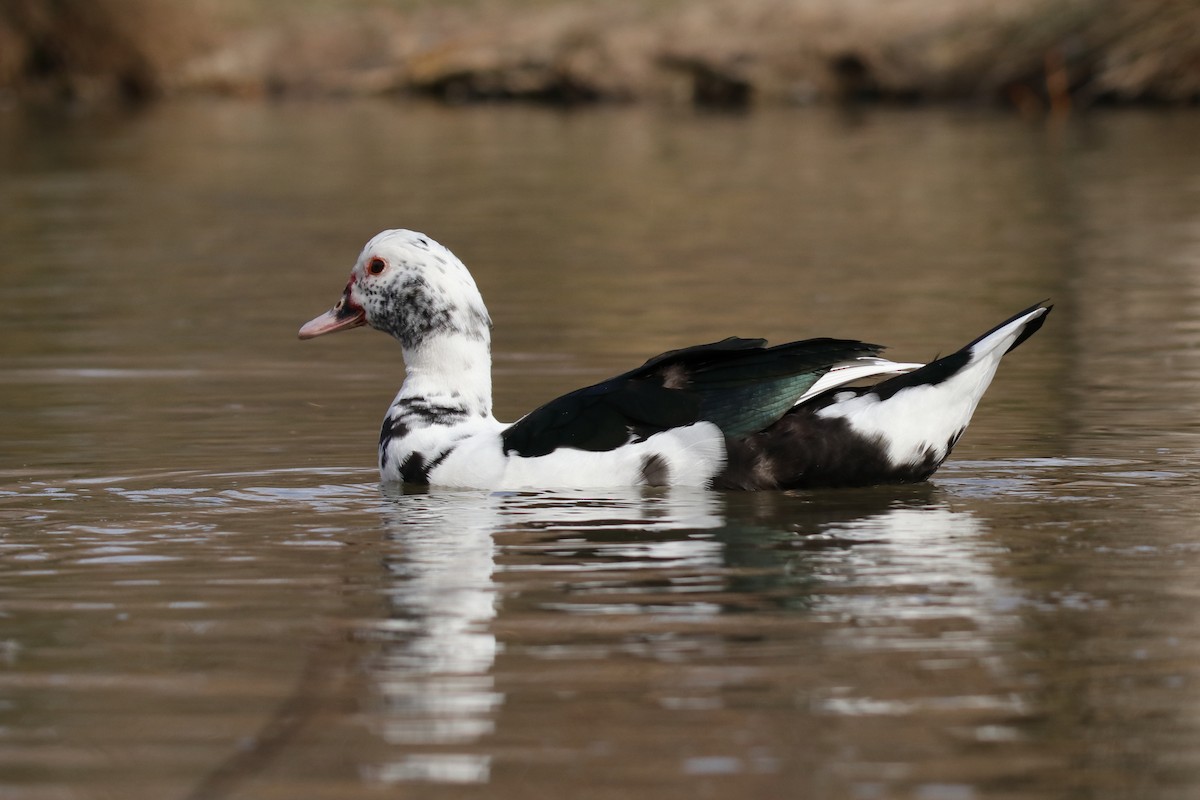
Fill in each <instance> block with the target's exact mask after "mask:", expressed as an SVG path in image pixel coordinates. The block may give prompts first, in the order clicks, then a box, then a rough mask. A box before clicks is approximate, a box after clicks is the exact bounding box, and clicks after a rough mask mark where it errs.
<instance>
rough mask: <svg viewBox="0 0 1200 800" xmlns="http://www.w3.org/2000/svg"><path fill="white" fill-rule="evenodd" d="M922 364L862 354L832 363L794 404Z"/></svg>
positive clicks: (906, 370)
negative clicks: (903, 362) (898, 361)
mask: <svg viewBox="0 0 1200 800" xmlns="http://www.w3.org/2000/svg"><path fill="white" fill-rule="evenodd" d="M923 366H925V365H924V364H913V363H907V364H901V363H897V362H895V361H888V360H887V359H886V358H877V357H875V356H863V357H862V358H856V359H854V360H853V361H843V362H842V363H840V364H834V365H833V367H832V368H830V370H829V372H826V373H825V374H824V375H822V376H821V378H820V380H818V381H817V382H816V383H814V384H813V385H812V386H811V387H810V388H809V390H808V391H807V392H805V393H804V394H802V395H800V398H799V399H798V400H796V405H800V404H801V403H803V402H805V401H807V400H811V399H812V398H814V397H816V396H817V395H819V394H823V393H825V392H827V391H829V390H830V389H836V388H837V387H839V386H846V385H847V384H851V383H854V382H856V381H861V380H867V379H869V378H883V377H885V376H888V377H890V376H892V375H900V374H903V373H905V372H912V371H913V370H914V369H920V368H921V367H923Z"/></svg>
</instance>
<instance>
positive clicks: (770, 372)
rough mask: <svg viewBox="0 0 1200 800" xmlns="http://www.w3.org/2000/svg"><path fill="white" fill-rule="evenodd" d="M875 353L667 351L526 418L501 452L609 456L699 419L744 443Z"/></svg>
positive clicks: (724, 345)
mask: <svg viewBox="0 0 1200 800" xmlns="http://www.w3.org/2000/svg"><path fill="white" fill-rule="evenodd" d="M881 349H882V348H881V347H879V346H878V345H873V344H866V343H863V342H857V341H852V340H846V339H808V340H805V341H802V342H791V343H789V344H783V345H778V346H776V347H766V346H765V341H764V340H762V339H739V338H736V337H731V338H729V339H725V340H723V341H720V342H713V343H711V344H703V345H697V346H695V347H688V348H684V349H682V350H672V351H670V352H667V353H663V354H662V355H658V356H655V357H654V358H652V359H650V360H649V361H647V362H646V363H645V364H643V365H642V366H640V367H638V368H637V369H634V370H630V371H629V372H626V373H624V374H622V375H618V376H616V377H615V378H610V379H609V380H607V381H604V382H602V383H597V384H595V385H593V386H588V387H585V388H583V389H578V390H576V391H574V392H571V393H570V394H566V395H563V396H562V397H559V398H557V399H555V400H551V401H550V402H549V403H547V404H545V405H544V406H541V407H540V408H538V409H536V410H535V411H532V412H530V413H529V414H527V415H526V416H524V417H522V418H521V419H520V420H518V421H517V422H516V423H514V424H513V425H512V426H510V427H509V428H508V429H507V430H505V431H504V433H503V435H502V438H503V443H504V450H505V452H506V453H515V454H517V455H521V456H526V457H533V456H543V455H547V454H549V453H551V452H553V451H554V450H556V449H558V448H560V447H573V448H577V449H580V450H591V451H604V450H612V449H615V448H617V447H620V446H621V445H623V444H625V443H626V442H628V441H629V439H630V437H631V436H632V437H636V438H646V437H648V436H651V435H653V434H655V433H658V432H660V431H664V430H667V429H669V428H674V427H680V426H683V425H691V424H693V423H695V422H699V421H701V420H705V421H708V422H712V423H714V424H715V425H717V427H719V428H720V429H721V430H722V431H723V432H724V433H725V434H726V435H727V436H744V435H747V434H749V433H753V432H754V431H757V430H762V429H763V428H765V427H766V426H768V425H770V424H771V423H773V422H775V421H776V420H778V419H779V418H780V417H782V416H783V414H784V413H785V412H786V411H787V410H788V409H789V408H790V407H791V406H792V404H793V403H794V402H795V400H796V398H797V397H799V396H800V395H801V394H803V393H804V391H805V390H806V389H808V388H809V387H810V386H812V385H813V384H814V383H816V381H817V380H818V379H819V378H820V377H821V376H822V375H824V374H825V373H826V372H827V371H828V370H829V368H830V367H831V366H833V365H834V364H836V363H838V362H840V361H846V360H848V359H852V358H856V357H859V356H863V355H872V354H875V353H878V352H879V351H880V350H881Z"/></svg>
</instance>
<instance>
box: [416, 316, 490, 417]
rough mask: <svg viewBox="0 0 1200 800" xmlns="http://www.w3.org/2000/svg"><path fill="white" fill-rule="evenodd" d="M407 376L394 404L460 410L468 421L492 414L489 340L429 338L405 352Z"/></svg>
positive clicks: (450, 335)
mask: <svg viewBox="0 0 1200 800" xmlns="http://www.w3.org/2000/svg"><path fill="white" fill-rule="evenodd" d="M404 366H405V370H406V371H407V375H406V376H405V378H404V385H403V386H401V387H400V394H398V395H397V396H396V402H397V403H404V402H406V401H414V400H415V401H427V402H429V403H434V404H436V405H438V406H442V407H445V408H455V409H461V411H462V412H463V413H464V414H465V415H466V416H468V417H476V416H478V417H490V416H491V414H492V350H491V342H490V340H489V338H488V337H482V338H479V337H470V336H466V335H464V334H461V333H447V334H442V335H437V336H430V337H428V338H426V339H424V340H422V341H421V342H419V343H418V344H416V345H414V346H412V347H406V348H404Z"/></svg>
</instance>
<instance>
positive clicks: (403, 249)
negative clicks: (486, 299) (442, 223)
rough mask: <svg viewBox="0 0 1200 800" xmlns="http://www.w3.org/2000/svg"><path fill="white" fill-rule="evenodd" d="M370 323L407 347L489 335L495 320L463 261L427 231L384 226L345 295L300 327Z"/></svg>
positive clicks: (311, 330)
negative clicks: (389, 228)
mask: <svg viewBox="0 0 1200 800" xmlns="http://www.w3.org/2000/svg"><path fill="white" fill-rule="evenodd" d="M360 325H370V326H371V327H372V328H375V329H376V330H381V331H384V332H385V333H390V334H391V335H392V336H395V337H396V338H397V339H399V340H400V343H401V344H402V345H404V348H405V349H406V350H413V349H416V348H418V347H420V346H421V345H422V344H424V343H425V342H427V341H429V340H430V339H435V338H438V337H441V336H447V335H448V336H455V335H457V336H466V337H467V338H469V339H473V340H476V341H485V342H486V341H488V340H489V339H490V327H491V320H490V319H489V317H488V313H487V309H486V308H485V307H484V305H483V298H482V297H481V296H480V294H479V289H477V288H476V286H475V280H474V279H473V278H472V277H471V273H469V272H468V271H467V268H466V267H465V266H464V265H463V263H462V262H461V261H459V260H458V258H457V257H455V255H454V254H453V253H451V252H450V251H449V250H447V249H446V248H445V247H443V246H442V245H440V244H438V243H437V242H435V241H434V240H433V239H430V238H429V237H428V236H425V235H424V234H421V233H417V232H416V231H408V230H390V231H384V232H383V233H380V234H379V235H377V236H375V238H373V239H371V241H369V242H367V246H366V247H364V248H363V251H362V253H361V254H360V255H359V257H358V262H357V263H355V265H354V269H353V270H351V271H350V280H349V282H348V283H347V284H346V288H345V289H344V290H343V291H342V296H341V299H339V300H338V301H337V304H336V305H334V307H333V308H331V309H330V310H329V311H327V312H325V313H324V314H322V315H321V316H319V317H316V318H315V319H313V320H310V321H309V322H308V323H306V324H305V325H304V327H302V328H300V338H301V339H312V338H314V337H317V336H322V335H324V334H326V333H333V332H334V331H341V330H347V329H349V328H357V327H359V326H360Z"/></svg>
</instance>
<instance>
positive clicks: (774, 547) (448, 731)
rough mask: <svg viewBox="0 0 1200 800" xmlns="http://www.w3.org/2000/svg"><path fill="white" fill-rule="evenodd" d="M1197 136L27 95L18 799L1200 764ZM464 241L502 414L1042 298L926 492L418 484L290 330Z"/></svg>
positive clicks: (380, 357) (357, 376)
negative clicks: (736, 345)
mask: <svg viewBox="0 0 1200 800" xmlns="http://www.w3.org/2000/svg"><path fill="white" fill-rule="evenodd" d="M1196 141H1200V117H1198V116H1197V115H1195V114H1194V113H1171V114H1157V113H1144V112H1128V113H1119V114H1097V115H1095V116H1091V117H1088V118H1086V119H1077V120H1072V121H1071V122H1070V123H1069V124H1068V125H1066V126H1063V127H1059V128H1043V127H1041V126H1037V125H1029V124H1026V123H1022V122H1020V121H1017V120H1013V119H1010V118H1008V117H1006V116H993V115H989V114H976V113H963V112H946V111H920V112H878V113H877V112H872V113H869V114H866V115H863V116H861V117H852V116H846V115H840V114H837V113H831V112H825V111H764V112H761V113H755V114H752V115H749V116H744V117H739V116H729V117H726V116H705V115H693V114H683V113H665V112H653V111H647V110H643V109H609V110H601V111H594V112H593V111H588V112H584V113H577V114H565V115H563V114H555V113H550V112H545V111H540V110H533V109H525V108H483V109H470V110H446V109H440V108H435V107H425V106H408V105H394V104H385V103H378V104H374V103H346V104H331V105H303V104H296V105H286V104H285V105H274V106H272V105H256V104H247V105H240V104H237V103H214V104H207V103H196V104H179V105H169V106H166V107H162V108H158V109H154V110H152V111H148V112H146V113H144V114H142V115H138V116H114V117H104V116H91V117H79V118H61V117H38V116H29V115H23V114H19V113H16V112H9V113H7V114H5V115H2V116H0V174H2V175H3V176H4V178H3V181H2V182H0V203H2V206H3V208H4V209H5V211H4V213H3V215H0V273H2V277H3V280H2V282H0V298H2V300H3V303H2V307H3V308H4V309H5V313H3V314H0V375H2V376H3V378H2V381H0V415H2V416H0V419H2V420H3V432H2V433H0V796H3V797H4V798H6V800H8V798H14V799H15V800H31V799H32V800H44V799H46V798H54V799H55V800H57V799H58V798H107V797H112V798H156V799H157V798H166V797H175V798H226V797H229V798H233V797H254V798H270V797H287V798H292V797H305V798H339V799H344V798H356V797H364V798H365V797H377V796H381V795H384V794H386V795H389V796H390V795H392V794H397V793H398V794H400V795H401V796H408V795H409V794H412V795H415V796H420V797H435V798H436V797H518V796H519V797H531V796H532V797H544V796H572V797H586V798H604V797H622V798H629V797H655V798H660V797H661V798H675V797H678V798H697V797H716V798H726V797H728V798H743V797H763V798H774V797H781V798H782V797H811V798H852V799H854V800H876V799H877V798H914V799H915V800H977V799H981V798H988V799H989V800H990V799H991V798H1047V800H1049V799H1050V798H1064V797H1069V798H1106V799H1107V798H1144V797H1162V798H1186V797H1192V796H1195V794H1196V792H1197V791H1200V636H1198V635H1197V630H1198V627H1197V619H1196V617H1197V614H1196V610H1195V609H1196V607H1197V599H1198V596H1200V593H1198V592H1197V589H1196V586H1197V583H1198V581H1197V579H1198V577H1200V539H1198V538H1197V534H1196V520H1197V518H1198V515H1197V512H1198V511H1200V500H1197V499H1196V497H1197V493H1196V491H1195V485H1196V464H1197V456H1196V450H1197V441H1198V435H1200V422H1198V420H1200V415H1198V414H1197V412H1198V411H1200V356H1198V354H1200V324H1198V322H1197V321H1198V320H1200V216H1198V215H1197V209H1200V151H1197V150H1196V148H1195V144H1194V143H1195V142H1196ZM396 225H404V226H407V227H414V228H417V229H422V230H425V231H426V232H428V233H430V234H431V235H434V236H435V237H437V238H439V239H441V240H442V241H443V242H445V243H447V244H448V245H449V246H451V247H452V248H453V249H454V250H455V251H456V252H457V253H458V254H459V255H460V256H462V257H463V258H464V260H465V261H466V262H467V263H468V265H470V266H472V268H473V270H474V272H475V275H476V277H477V279H478V281H479V283H480V285H481V288H482V290H483V291H484V294H485V297H486V298H487V300H488V303H489V307H490V309H491V311H492V315H493V317H494V319H495V322H496V329H495V353H496V361H497V365H496V366H497V370H496V372H497V375H496V384H497V407H498V412H499V414H500V415H501V416H502V417H504V418H514V417H515V416H517V415H519V414H520V413H522V412H523V411H524V410H527V409H528V408H530V407H532V406H533V405H535V404H536V403H538V402H541V401H543V400H545V399H547V398H549V397H551V396H553V395H554V394H556V393H558V392H561V391H565V390H567V389H570V388H574V387H576V386H579V385H581V384H583V383H585V382H588V381H591V380H594V379H597V378H600V377H603V376H605V375H607V374H611V373H612V372H614V371H616V370H620V369H624V368H627V367H628V366H630V365H631V364H635V363H639V362H640V361H641V360H642V359H644V358H645V357H647V356H648V355H651V354H653V353H656V352H659V351H661V350H664V349H668V348H671V347H677V346H682V345H685V344H689V343H694V342H697V341H707V340H711V339H715V338H719V337H722V336H726V335H730V334H739V335H763V336H767V337H769V338H771V339H773V340H776V341H782V340H785V339H787V338H798V337H802V336H810V335H837V336H855V337H860V338H864V339H867V340H873V341H880V342H883V343H886V344H889V345H891V346H892V350H891V351H890V352H891V354H892V355H893V356H895V357H896V358H900V359H927V358H930V357H932V356H933V355H935V354H936V353H938V352H947V351H948V350H950V349H951V348H953V347H956V346H958V345H960V344H962V343H963V342H965V341H967V340H968V339H970V338H971V337H973V336H975V335H976V334H977V333H979V332H980V331H982V330H983V329H985V328H986V327H988V326H990V325H991V324H993V323H994V322H997V321H999V320H1000V319H1003V318H1004V317H1006V316H1008V315H1009V314H1011V313H1012V312H1014V311H1016V310H1018V309H1020V308H1022V307H1024V306H1027V305H1029V304H1030V303H1032V302H1034V301H1036V300H1039V299H1042V298H1044V297H1051V298H1052V299H1053V300H1054V302H1055V303H1056V308H1055V311H1054V313H1053V314H1052V316H1051V317H1050V320H1049V321H1048V323H1047V325H1046V326H1045V328H1044V329H1043V330H1042V332H1040V333H1039V334H1038V335H1037V336H1036V337H1035V338H1033V339H1031V340H1030V341H1029V342H1028V343H1027V344H1025V345H1023V346H1022V348H1021V349H1020V350H1019V351H1017V352H1016V353H1014V354H1013V356H1012V357H1011V358H1010V359H1008V360H1007V362H1006V364H1005V366H1004V367H1003V368H1002V370H1001V372H1000V374H999V376H998V379H997V382H996V384H995V385H994V386H993V388H992V390H991V391H990V392H989V395H988V397H987V398H986V399H985V401H984V403H983V405H982V406H981V408H980V410H979V414H978V416H977V418H976V421H975V422H974V423H973V425H972V427H971V428H970V430H969V431H968V433H967V435H966V436H965V437H964V439H963V440H962V442H961V443H960V444H959V446H958V448H957V449H956V453H955V457H954V459H953V460H952V461H951V462H950V463H949V464H947V466H946V467H944V468H943V469H942V470H941V471H940V472H939V473H938V474H937V475H936V476H935V478H934V480H933V481H932V482H930V483H929V484H925V485H921V486H915V487H884V488H876V489H868V490H853V491H831V492H811V493H786V494H783V493H771V494H758V495H737V494H717V493H704V492H692V491H673V492H660V491H645V492H641V491H637V492H615V493H614V492H606V493H576V492H572V493H537V492H531V493H515V494H488V493H485V492H452V493H444V492H443V493H436V492H435V493H413V494H403V493H400V492H399V491H397V490H394V489H387V488H381V487H379V486H378V485H377V484H376V483H375V478H374V467H373V458H374V444H375V438H376V434H377V426H378V423H379V420H380V418H381V416H382V412H383V410H384V408H385V406H386V404H387V402H388V400H389V399H390V397H391V395H392V393H393V392H394V391H395V388H396V386H397V385H398V383H399V381H400V379H401V376H402V368H401V364H400V359H399V352H398V349H397V348H396V347H395V346H394V345H392V344H391V343H389V342H388V341H386V340H385V339H384V338H383V337H382V336H379V335H378V334H375V333H373V332H367V331H355V332H350V333H344V334H339V335H337V336H335V337H328V338H326V339H321V340H318V341H315V342H309V343H303V344H302V343H300V342H297V341H296V340H295V331H296V329H297V328H298V326H299V325H300V323H302V322H304V321H305V320H307V319H309V318H310V317H312V316H313V315H315V314H316V313H318V312H320V311H322V310H324V309H325V308H327V307H328V306H329V305H330V304H332V302H333V301H334V300H335V299H336V296H337V294H338V292H339V291H340V289H341V287H342V285H343V282H344V280H345V275H346V273H347V271H348V269H349V267H350V265H351V263H352V261H353V258H354V256H355V254H356V253H357V251H358V249H359V247H361V245H362V242H363V241H365V240H366V239H367V238H368V237H369V236H370V235H372V234H373V233H375V232H376V231H377V230H378V229H381V228H384V227H391V226H396Z"/></svg>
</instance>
